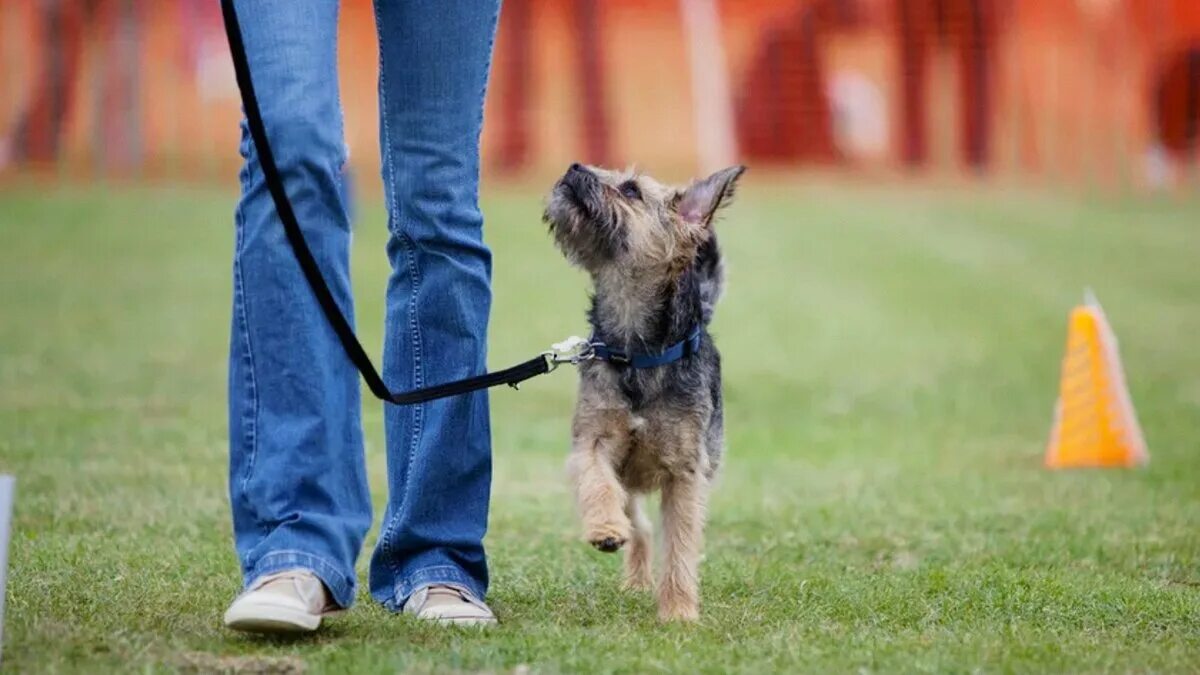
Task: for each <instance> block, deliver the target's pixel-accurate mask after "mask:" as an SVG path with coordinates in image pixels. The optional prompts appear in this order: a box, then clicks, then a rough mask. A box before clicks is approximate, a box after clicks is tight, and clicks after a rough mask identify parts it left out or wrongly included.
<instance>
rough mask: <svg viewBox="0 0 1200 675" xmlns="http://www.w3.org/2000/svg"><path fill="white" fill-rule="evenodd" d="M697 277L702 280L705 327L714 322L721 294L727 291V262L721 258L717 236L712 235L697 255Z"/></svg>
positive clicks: (702, 305) (701, 312)
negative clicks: (713, 318) (714, 311)
mask: <svg viewBox="0 0 1200 675" xmlns="http://www.w3.org/2000/svg"><path fill="white" fill-rule="evenodd" d="M694 269H695V271H696V276H697V277H698V278H699V280H700V316H701V318H702V320H703V321H704V323H705V325H707V324H708V322H709V321H712V317H713V310H714V309H715V308H716V306H717V300H719V299H721V293H722V291H724V290H725V261H724V259H722V258H721V247H720V246H719V245H718V244H717V235H716V234H715V233H714V234H712V235H711V236H710V237H709V238H708V239H707V240H705V242H704V243H703V244H701V245H700V250H699V251H697V253H696V264H695V268H694Z"/></svg>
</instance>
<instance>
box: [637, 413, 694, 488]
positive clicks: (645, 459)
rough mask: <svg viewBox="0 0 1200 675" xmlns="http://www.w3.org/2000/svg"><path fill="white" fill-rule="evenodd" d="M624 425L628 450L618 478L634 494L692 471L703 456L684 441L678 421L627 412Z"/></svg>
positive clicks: (653, 415)
mask: <svg viewBox="0 0 1200 675" xmlns="http://www.w3.org/2000/svg"><path fill="white" fill-rule="evenodd" d="M627 424H628V430H629V435H628V438H629V446H628V448H627V451H626V454H625V459H624V461H623V462H621V465H620V474H621V482H622V483H624V484H625V485H626V486H628V487H630V488H632V489H634V490H652V489H655V488H658V487H661V486H662V484H663V482H664V481H665V480H666V479H667V478H669V477H670V476H672V475H679V474H681V473H683V472H686V471H689V470H691V469H693V468H694V467H695V465H696V461H697V460H698V458H699V457H700V456H701V454H702V453H700V452H699V447H696V446H695V444H693V443H688V442H686V441H685V440H684V438H683V437H682V436H681V434H680V433H679V431H680V430H679V424H678V422H677V421H673V420H671V419H669V418H664V417H663V416H662V415H655V414H652V413H650V414H646V413H638V412H630V413H628V418H627ZM688 435H690V434H688ZM689 446H691V447H689Z"/></svg>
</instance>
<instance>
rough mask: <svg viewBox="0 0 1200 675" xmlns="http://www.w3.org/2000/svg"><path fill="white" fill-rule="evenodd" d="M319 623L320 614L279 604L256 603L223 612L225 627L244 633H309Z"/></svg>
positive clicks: (318, 625)
mask: <svg viewBox="0 0 1200 675" xmlns="http://www.w3.org/2000/svg"><path fill="white" fill-rule="evenodd" d="M320 625H321V615H320V614H309V613H308V612H303V611H299V610H297V609H295V608H294V607H281V606H279V605H269V604H256V605H253V606H250V607H238V608H237V611H234V610H230V611H228V612H226V613H225V626H226V627H228V628H232V629H233V630H237V631H243V632H246V633H268V634H286V633H311V632H313V631H315V630H316V629H317V628H318V627H320Z"/></svg>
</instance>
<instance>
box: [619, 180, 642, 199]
mask: <svg viewBox="0 0 1200 675" xmlns="http://www.w3.org/2000/svg"><path fill="white" fill-rule="evenodd" d="M621 195H622V196H624V197H625V198H626V199H641V198H642V190H641V188H639V187H638V184H637V183H635V182H634V181H631V180H627V181H625V182H624V183H621Z"/></svg>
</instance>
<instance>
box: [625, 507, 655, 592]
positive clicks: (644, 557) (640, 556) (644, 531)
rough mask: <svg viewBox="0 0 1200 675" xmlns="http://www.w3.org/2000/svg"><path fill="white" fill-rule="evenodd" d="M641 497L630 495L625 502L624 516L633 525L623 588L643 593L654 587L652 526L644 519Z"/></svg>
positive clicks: (626, 552) (626, 558)
mask: <svg viewBox="0 0 1200 675" xmlns="http://www.w3.org/2000/svg"><path fill="white" fill-rule="evenodd" d="M643 501H644V499H643V497H642V495H638V494H633V493H630V495H629V498H628V499H626V500H625V515H626V516H628V517H629V521H630V522H631V523H632V524H633V534H632V537H630V539H629V548H627V549H626V550H625V581H624V583H623V586H624V587H625V588H627V589H630V590H637V591H645V590H649V589H650V588H651V587H652V586H653V585H654V572H653V570H652V560H653V557H654V556H653V552H652V551H651V544H650V542H651V534H652V532H651V531H652V529H653V528H652V526H651V525H650V519H649V518H647V517H646V509H645V504H643Z"/></svg>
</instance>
